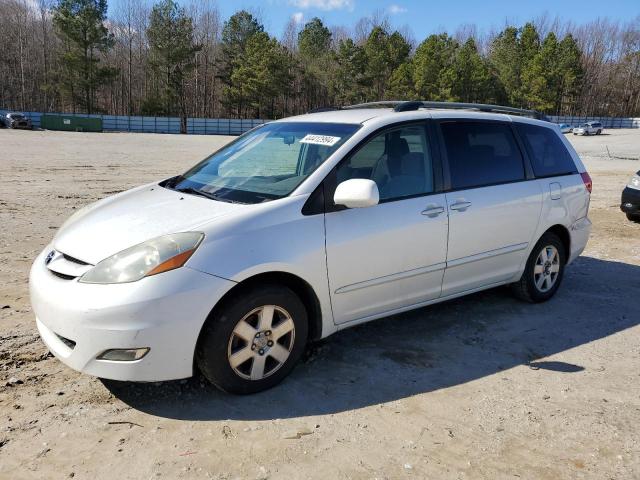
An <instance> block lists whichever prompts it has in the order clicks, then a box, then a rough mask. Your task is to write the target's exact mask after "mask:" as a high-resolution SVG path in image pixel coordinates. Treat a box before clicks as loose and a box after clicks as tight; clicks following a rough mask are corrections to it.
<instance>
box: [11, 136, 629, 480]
mask: <svg viewBox="0 0 640 480" xmlns="http://www.w3.org/2000/svg"><path fill="white" fill-rule="evenodd" d="M608 133H609V135H602V136H599V137H574V136H569V139H570V140H571V141H572V142H573V143H574V145H575V146H576V148H577V150H578V151H579V152H580V153H581V154H582V155H583V158H584V161H585V163H586V165H587V167H588V168H589V170H590V172H591V174H592V177H593V180H594V193H593V196H592V202H591V212H590V216H591V219H592V221H593V223H594V229H593V234H592V238H591V240H590V243H589V245H588V247H587V249H586V251H585V252H584V254H583V256H582V257H581V258H579V259H578V260H577V261H576V262H575V264H573V265H572V266H571V267H570V268H569V269H568V270H567V275H566V277H565V283H564V284H563V286H562V288H561V289H560V291H559V292H558V294H557V296H556V297H555V298H554V299H553V300H552V301H550V302H548V303H546V304H542V305H528V304H523V303H520V302H518V301H516V300H514V299H513V298H512V297H511V296H510V295H509V293H508V290H507V289H506V288H499V289H495V290H491V291H487V292H483V293H478V294H475V295H472V296H469V297H466V298H462V299H458V300H454V301H450V302H446V303H444V304H441V305H436V306H432V307H428V308H424V309H420V310H417V311H414V312H410V313H406V314H402V315H397V316H394V317H389V318H386V319H383V320H379V321H376V322H373V323H369V324H366V325H362V326H359V327H356V328H353V329H351V330H347V331H344V332H341V333H338V334H336V335H334V336H332V337H330V338H328V339H326V340H325V341H323V342H320V343H318V344H316V345H314V346H312V347H311V348H310V349H309V350H308V353H307V355H306V356H305V360H304V362H303V363H302V364H301V365H299V366H298V368H296V370H295V371H294V373H293V375H292V376H291V377H290V378H289V379H288V380H287V381H285V382H284V383H283V384H282V385H280V386H279V387H277V388H275V389H272V390H270V391H268V392H264V393H262V394H258V395H254V396H249V397H234V396H229V395H225V394H222V393H220V392H218V391H217V390H215V389H214V388H212V387H210V386H209V385H207V384H205V383H204V382H203V381H202V380H201V379H200V378H193V379H190V380H185V381H178V382H163V383H158V384H132V383H119V382H111V381H101V380H99V379H96V378H92V377H88V376H84V375H80V374H78V373H76V372H74V371H72V370H70V369H68V368H66V367H65V366H64V365H63V364H61V363H60V362H58V361H57V360H56V359H54V358H52V357H51V356H50V355H48V354H47V351H46V349H45V348H44V346H43V344H42V343H41V342H40V340H39V338H38V335H37V331H36V328H35V324H34V319H33V315H32V312H31V309H30V306H29V299H28V292H27V275H28V270H29V267H30V264H31V262H32V260H33V258H34V257H35V256H36V254H37V253H38V252H39V251H40V250H41V249H42V248H43V247H44V245H46V243H48V241H49V240H50V239H51V237H52V236H53V234H54V232H55V230H56V228H57V227H59V226H60V225H61V223H62V222H63V221H64V219H65V218H66V217H68V216H69V215H70V214H71V213H73V211H74V209H77V208H79V207H81V206H83V205H85V204H87V203H89V202H92V201H94V200H97V199H99V198H102V197H104V196H107V195H110V194H113V193H115V192H118V191H121V190H124V189H127V188H129V187H132V186H134V185H138V184H141V183H144V182H147V181H150V180H153V179H158V178H163V177H168V176H170V175H172V174H174V173H176V172H180V171H183V170H185V169H186V168H187V167H189V166H191V165H192V164H194V163H195V162H196V161H198V160H199V159H200V158H202V157H203V156H204V155H205V154H206V153H207V152H210V151H211V150H214V149H215V148H217V147H218V146H219V145H221V144H223V143H225V142H227V141H228V140H229V137H199V136H188V137H187V136H179V135H152V134H124V133H123V134H91V133H84V134H81V133H65V132H22V131H7V130H0V145H1V146H2V150H1V151H2V160H1V165H2V166H1V167H0V168H1V170H0V171H1V172H2V175H1V176H0V221H1V222H2V227H3V228H2V231H1V232H0V273H1V275H2V282H1V284H0V478H1V479H12V480H13V479H21V478H29V479H40V478H47V479H62V478H71V477H73V478H80V479H84V478H87V479H97V478H100V479H101V478H135V479H138V478H145V479H148V478H171V479H176V478H214V479H235V478H249V479H265V478H274V479H275V478H318V479H328V478H336V479H338V478H340V479H341V478H345V479H346V478H353V479H373V478H389V479H392V478H439V479H445V478H460V479H467V478H490V479H501V478H516V477H517V478H529V479H550V480H551V479H553V480H557V479H574V478H593V479H634V478H635V479H637V478H640V432H639V430H638V425H639V424H640V347H639V341H638V340H639V338H640V337H639V334H640V326H639V323H640V314H639V313H638V306H637V299H638V298H640V224H634V223H631V222H628V221H627V220H626V218H625V216H624V215H623V214H622V213H621V212H620V211H619V208H618V206H619V203H620V192H621V190H622V188H623V187H624V185H625V184H626V182H627V180H628V178H629V176H630V175H631V174H632V173H633V172H635V171H636V170H638V169H640V161H638V160H632V159H634V158H635V159H637V158H638V157H640V130H634V131H631V130H627V131H624V130H618V131H609V132H608ZM607 147H608V150H607Z"/></svg>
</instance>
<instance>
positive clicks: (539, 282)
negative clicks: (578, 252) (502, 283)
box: [512, 232, 567, 303]
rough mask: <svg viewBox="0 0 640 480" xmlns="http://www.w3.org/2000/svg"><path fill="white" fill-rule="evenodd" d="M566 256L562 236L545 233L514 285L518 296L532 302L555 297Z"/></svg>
mask: <svg viewBox="0 0 640 480" xmlns="http://www.w3.org/2000/svg"><path fill="white" fill-rule="evenodd" d="M566 258H567V257H566V252H565V248H564V244H563V243H562V241H561V240H560V238H559V237H558V236H557V235H556V234H555V233H552V232H547V233H545V234H544V235H543V236H542V237H541V238H540V240H539V241H538V243H536V246H535V247H534V248H533V250H532V251H531V254H530V255H529V258H528V260H527V264H526V266H525V269H524V272H523V274H522V277H520V280H519V281H517V282H516V283H514V284H513V285H512V288H513V292H514V294H515V295H516V297H518V298H519V299H521V300H524V301H527V302H531V303H538V302H545V301H547V300H549V299H550V298H551V297H553V295H555V293H556V291H557V290H558V288H559V287H560V283H561V282H562V277H563V275H564V267H565V264H566Z"/></svg>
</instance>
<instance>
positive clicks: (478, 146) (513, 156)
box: [440, 122, 525, 189]
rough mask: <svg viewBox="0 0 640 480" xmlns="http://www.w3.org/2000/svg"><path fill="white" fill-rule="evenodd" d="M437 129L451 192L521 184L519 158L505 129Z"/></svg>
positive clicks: (454, 125) (478, 125)
mask: <svg viewBox="0 0 640 480" xmlns="http://www.w3.org/2000/svg"><path fill="white" fill-rule="evenodd" d="M440 128H441V130H442V137H443V140H444V146H445V150H446V154H447V160H448V164H449V174H450V176H451V188H452V189H461V188H474V187H482V186H485V185H496V184H500V183H508V182H515V181H519V180H524V178H525V172H524V165H523V162H522V154H521V153H520V149H519V148H518V145H517V143H516V140H515V138H514V136H513V132H512V131H511V127H510V126H509V125H506V124H503V123H489V122H443V123H441V124H440Z"/></svg>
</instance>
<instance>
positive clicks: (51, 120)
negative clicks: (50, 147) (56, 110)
mask: <svg viewBox="0 0 640 480" xmlns="http://www.w3.org/2000/svg"><path fill="white" fill-rule="evenodd" d="M40 127H41V128H45V129H47V130H67V131H70V132H101V131H102V119H101V118H95V117H77V116H75V115H48V114H47V115H42V117H41V118H40Z"/></svg>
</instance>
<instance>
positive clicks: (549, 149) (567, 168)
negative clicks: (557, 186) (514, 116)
mask: <svg viewBox="0 0 640 480" xmlns="http://www.w3.org/2000/svg"><path fill="white" fill-rule="evenodd" d="M516 128H517V129H518V132H519V133H520V136H521V137H522V139H523V141H524V143H525V146H526V148H527V150H528V151H529V156H530V157H531V166H532V167H533V173H534V174H535V175H536V177H553V176H556V175H571V174H573V173H577V170H576V166H575V164H574V163H573V158H571V155H570V154H569V152H568V151H567V147H565V146H564V143H562V140H560V138H559V137H558V135H557V134H556V132H554V131H553V130H551V129H550V128H545V127H538V126H536V125H527V124H524V123H521V124H518V125H516Z"/></svg>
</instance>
